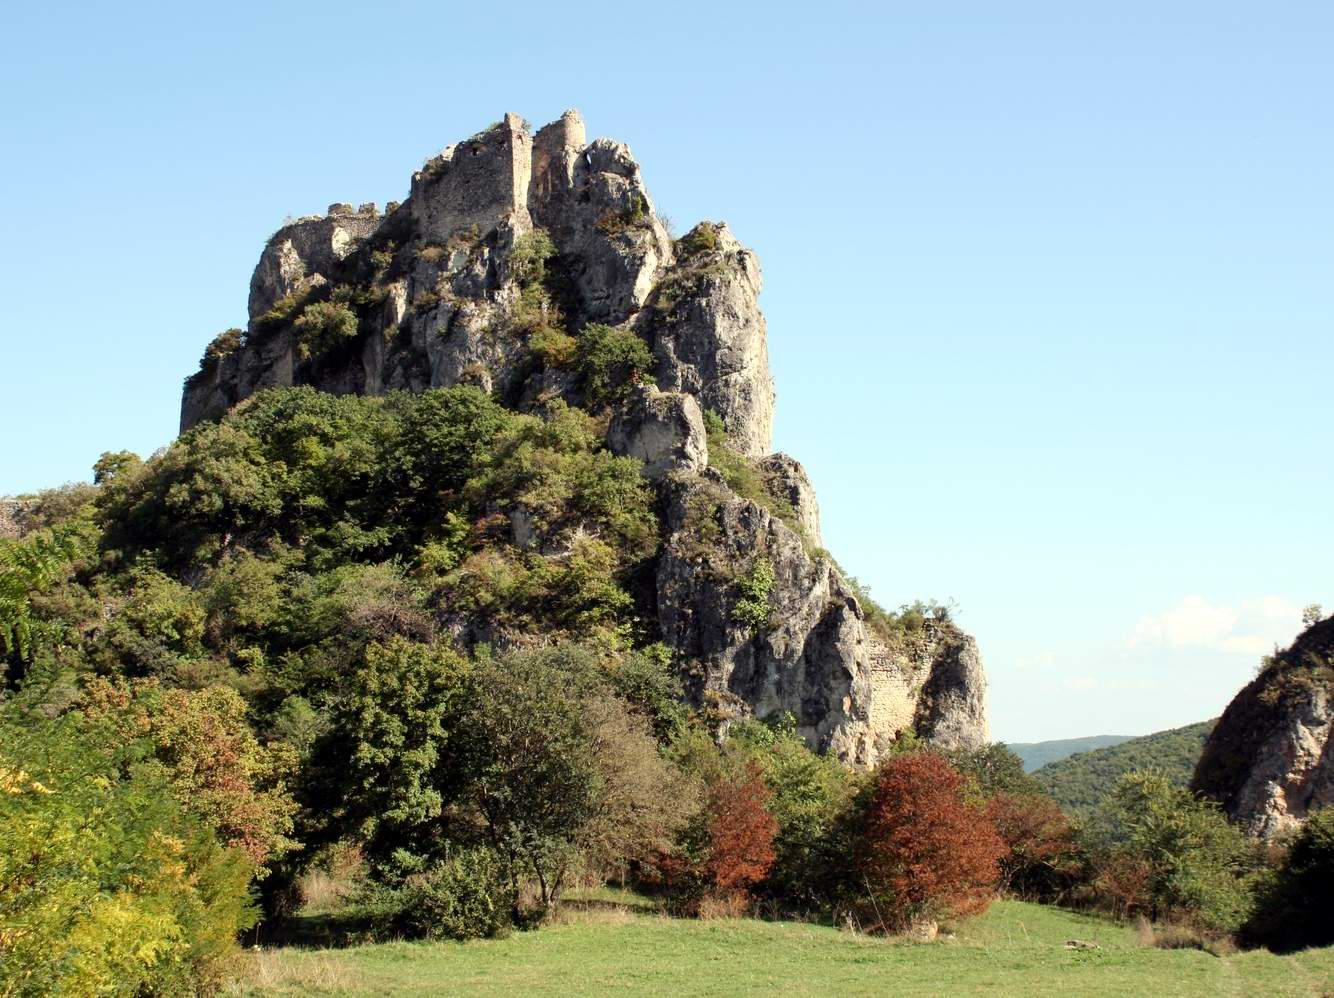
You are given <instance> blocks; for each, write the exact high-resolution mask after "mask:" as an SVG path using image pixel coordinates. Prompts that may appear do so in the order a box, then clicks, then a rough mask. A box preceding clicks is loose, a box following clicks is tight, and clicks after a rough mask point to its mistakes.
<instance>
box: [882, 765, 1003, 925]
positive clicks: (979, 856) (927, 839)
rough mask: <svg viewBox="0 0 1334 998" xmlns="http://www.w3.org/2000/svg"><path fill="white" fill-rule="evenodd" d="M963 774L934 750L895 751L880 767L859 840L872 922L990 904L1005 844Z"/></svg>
mask: <svg viewBox="0 0 1334 998" xmlns="http://www.w3.org/2000/svg"><path fill="white" fill-rule="evenodd" d="M963 789H964V786H963V778H962V777H961V776H960V775H959V773H958V772H957V771H956V770H955V769H954V768H953V767H952V766H951V765H950V764H949V763H948V762H946V761H945V760H944V759H943V758H942V757H941V756H939V755H937V754H935V753H934V752H913V753H909V754H906V755H900V756H894V757H893V758H891V759H889V760H888V761H886V762H885V763H884V764H883V765H881V767H880V771H879V772H878V773H877V774H876V777H875V785H874V790H873V793H872V797H871V801H870V805H869V808H868V810H867V814H866V820H865V824H864V825H863V827H862V830H861V834H860V837H859V841H858V842H857V846H856V863H857V872H858V874H859V876H860V879H861V881H862V883H861V884H860V885H858V886H859V887H860V888H861V889H863V890H864V891H865V897H866V901H867V903H866V904H865V905H864V906H862V916H863V922H864V924H866V925H867V927H869V928H872V929H875V930H878V931H882V932H894V931H899V930H902V929H904V928H907V927H908V926H910V925H912V924H913V923H914V922H918V921H921V920H925V919H932V918H941V917H948V916H961V915H971V914H978V913H980V912H982V911H984V910H985V909H986V907H987V905H989V904H990V903H991V899H992V897H993V896H994V893H995V889H996V884H997V881H998V880H999V878H1000V868H999V865H998V864H999V861H1000V859H1001V857H1002V856H1004V855H1005V851H1006V850H1005V843H1004V842H1002V841H1001V838H1000V835H998V834H997V832H996V826H995V825H994V824H993V823H992V822H991V820H990V818H988V817H987V814H986V811H985V809H984V808H982V807H979V806H976V805H972V804H969V803H968V802H967V801H966V800H965V798H964V794H963Z"/></svg>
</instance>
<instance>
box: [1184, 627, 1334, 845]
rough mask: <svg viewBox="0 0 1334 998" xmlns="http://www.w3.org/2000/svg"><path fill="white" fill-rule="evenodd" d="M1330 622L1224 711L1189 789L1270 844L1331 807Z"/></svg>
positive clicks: (1310, 631)
mask: <svg viewBox="0 0 1334 998" xmlns="http://www.w3.org/2000/svg"><path fill="white" fill-rule="evenodd" d="M1331 735H1334V617H1331V618H1328V619H1325V620H1320V621H1316V622H1315V623H1313V624H1312V625H1311V626H1310V627H1308V628H1307V629H1306V630H1305V631H1304V632H1303V633H1302V634H1300V635H1298V637H1297V639H1296V640H1295V641H1293V643H1292V645H1291V646H1289V647H1288V648H1286V649H1284V650H1283V651H1281V652H1279V653H1277V654H1276V655H1274V656H1272V657H1271V658H1269V659H1266V661H1265V663H1264V666H1263V668H1262V669H1261V671H1260V673H1259V675H1257V676H1256V677H1255V679H1253V680H1252V681H1251V682H1250V683H1248V684H1247V685H1246V686H1245V687H1244V688H1243V689H1242V690H1241V692H1240V693H1238V694H1237V695H1236V697H1234V698H1233V700H1232V702H1231V703H1230V704H1228V706H1227V709H1226V710H1225V711H1224V712H1223V716H1222V718H1220V719H1219V721H1218V726H1217V727H1216V728H1214V731H1213V734H1212V735H1211V736H1210V737H1209V740H1208V741H1207V742H1206V743H1205V746H1204V753H1203V754H1202V755H1201V756H1200V761H1199V765H1198V766H1197V767H1196V769H1195V776H1194V779H1193V780H1192V783H1191V786H1192V788H1193V789H1194V790H1196V791H1197V792H1199V793H1201V794H1204V795H1205V796H1207V797H1210V798H1212V799H1214V800H1216V801H1218V802H1219V803H1220V804H1221V805H1222V806H1223V809H1224V810H1225V811H1227V814H1228V816H1229V817H1230V818H1232V819H1233V820H1234V821H1237V822H1240V823H1241V824H1242V825H1244V826H1245V827H1246V828H1247V830H1248V831H1250V832H1251V833H1252V834H1253V835H1258V836H1262V837H1264V838H1272V837H1274V836H1276V835H1279V834H1282V833H1284V832H1287V831H1290V830H1292V829H1293V828H1295V827H1297V826H1298V825H1299V824H1300V823H1301V822H1302V820H1303V819H1304V818H1305V817H1306V815H1307V814H1308V812H1310V811H1311V810H1313V809H1315V808H1317V807H1328V806H1330V805H1334V737H1331Z"/></svg>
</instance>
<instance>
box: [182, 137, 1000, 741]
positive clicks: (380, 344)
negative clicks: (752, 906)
mask: <svg viewBox="0 0 1334 998" xmlns="http://www.w3.org/2000/svg"><path fill="white" fill-rule="evenodd" d="M760 288H761V275H760V266H759V261H758V260H757V259H756V257H755V254H754V253H752V252H751V251H749V250H748V249H746V248H745V247H743V246H742V245H741V244H740V243H739V242H738V241H737V240H736V238H735V237H734V236H733V235H732V234H731V232H730V231H729V230H728V228H727V226H726V225H722V224H715V223H711V222H703V223H700V224H699V225H697V226H696V227H695V228H693V229H692V230H691V231H689V232H688V233H686V234H685V235H684V236H683V237H681V238H680V239H673V238H672V236H671V235H670V234H669V232H668V231H667V229H666V227H665V226H664V224H663V223H662V221H661V219H660V218H659V217H658V215H657V214H656V212H655V210H654V205H653V201H652V199H651V198H650V196H649V193H648V190H647V189H646V187H645V185H644V181H643V177H642V175H641V172H640V168H639V166H638V164H637V163H636V162H635V160H634V158H633V156H632V155H631V153H630V150H629V149H628V148H627V147H626V146H625V145H623V144H620V143H617V142H613V141H610V140H607V139H596V140H594V141H592V142H589V141H587V139H586V137H585V132H584V124H583V121H582V120H581V119H580V117H579V115H578V114H577V113H576V112H573V111H569V112H566V113H565V114H564V115H563V116H562V117H561V119H560V120H559V121H556V122H553V123H552V124H549V125H547V126H545V127H543V128H541V129H539V130H537V132H536V133H535V134H534V133H532V132H531V131H530V129H529V126H528V125H527V124H526V123H525V122H524V121H522V120H521V119H520V118H519V117H517V116H516V115H513V114H507V115H506V116H505V117H504V118H503V119H502V120H501V121H499V122H497V123H496V124H495V125H493V126H491V127H490V128H488V129H487V130H485V131H483V132H481V133H479V134H478V135H476V136H474V137H472V138H471V139H468V140H467V141H464V142H461V143H459V144H457V145H453V146H450V147H448V148H447V149H445V150H444V151H443V152H442V153H441V154H440V155H438V156H436V157H434V158H433V159H431V160H430V161H429V162H427V163H426V165H425V166H424V167H423V168H422V169H421V170H419V171H418V172H417V173H415V174H414V175H413V178H412V186H411V193H410V195H409V197H408V198H407V200H406V201H404V202H403V203H401V204H396V203H391V204H389V205H388V206H387V207H386V209H385V211H384V212H383V213H381V212H379V211H378V210H377V209H376V207H375V206H374V205H370V204H364V205H362V206H361V207H360V208H355V209H354V208H353V207H352V206H351V205H347V204H336V205H332V206H331V207H330V209H329V212H328V214H327V215H325V216H316V217H309V218H302V219H298V220H297V221H295V222H292V223H290V224H287V225H284V226H283V227H282V228H281V229H279V230H278V232H276V233H275V234H274V235H273V236H272V238H270V240H269V242H268V244H267V245H266V247H265V249H264V251H263V253H262V255H261V257H260V260H259V263H258V265H257V266H256V268H255V272H254V276H253V278H252V280H251V284H250V293H249V322H248V324H247V326H246V328H245V329H244V330H239V329H233V330H228V331H227V332H225V333H223V334H222V335H220V336H219V337H218V338H217V339H215V340H214V341H213V343H211V344H210V345H209V347H208V349H207V351H206V352H205V355H204V358H203V360H202V362H201V366H200V370H199V371H198V372H197V373H196V374H194V375H193V376H191V377H190V378H189V379H188V380H187V381H186V385H185V392H184V397H183V399H182V405H181V428H182V431H188V430H190V429H191V427H194V426H196V425H198V424H200V423H201V422H207V421H214V420H218V419H220V418H222V417H223V416H224V414H226V413H228V411H229V410H231V409H233V407H236V406H237V404H238V403H240V402H242V401H243V400H245V399H246V398H247V397H249V396H251V395H253V394H255V393H256V392H259V391H260V390H261V389H266V388H273V387H287V386H300V385H306V386H312V387H314V388H317V389H319V390H321V391H324V392H329V393H334V394H338V395H366V396H379V395H384V394H386V393H392V392H394V391H397V390H404V391H408V392H421V391H425V390H427V389H432V388H451V387H454V386H461V385H473V386H477V387H478V388H480V389H483V390H484V391H485V392H487V393H489V395H490V396H491V397H492V398H493V399H495V400H498V401H499V402H501V403H502V404H503V405H504V406H506V407H508V408H509V409H511V410H517V411H520V412H531V413H536V414H539V415H544V414H546V413H548V412H550V411H552V406H553V405H554V404H558V403H559V404H567V405H569V406H574V407H580V408H582V409H584V410H586V411H587V412H589V413H591V414H592V415H593V416H594V417H596V418H597V419H599V420H602V421H603V422H602V423H601V424H600V425H602V426H604V427H605V442H606V446H607V447H609V448H610V450H611V451H612V452H613V453H614V454H616V455H620V456H624V457H627V458H631V459H634V460H635V461H638V462H641V463H642V464H641V467H642V473H643V475H644V476H645V477H646V478H647V479H648V480H649V481H650V482H651V483H652V489H653V492H654V494H655V496H656V508H655V516H656V518H657V522H658V528H659V537H660V543H659V545H658V548H657V550H656V551H655V553H654V555H653V557H652V560H651V563H650V564H649V566H648V569H647V571H646V572H643V573H641V574H640V575H639V576H638V577H637V578H638V583H637V584H636V585H635V586H633V587H632V588H633V589H634V599H635V601H636V603H637V605H638V607H639V608H640V610H641V613H642V616H643V617H645V618H647V627H648V631H649V632H650V634H649V636H651V637H653V638H656V639H658V640H660V641H661V642H663V643H664V644H665V645H666V646H667V647H668V648H669V649H670V650H671V652H672V653H673V655H674V658H675V661H676V662H677V664H678V667H679V669H680V671H681V673H682V675H683V676H684V677H685V678H686V680H687V686H688V689H689V692H690V694H691V696H692V697H693V698H694V700H695V701H696V702H698V703H704V704H709V705H711V707H712V708H713V709H715V710H716V711H718V712H719V713H720V714H722V715H723V716H724V717H731V716H744V715H747V714H755V715H758V716H761V717H763V716H767V715H770V714H773V713H776V712H784V711H786V712H791V713H792V714H793V715H794V716H795V717H796V719H797V722H798V726H799V731H800V732H801V733H802V735H803V736H804V737H805V738H806V739H807V740H808V741H809V742H810V743H811V744H813V745H815V746H817V747H819V748H821V749H826V750H828V751H831V752H833V753H835V754H837V755H838V756H839V757H840V758H842V759H844V760H846V761H848V762H850V763H854V764H858V765H868V764H871V763H873V762H874V761H875V760H876V758H877V757H878V756H879V755H880V754H881V753H882V752H883V751H884V748H885V747H886V745H888V744H889V743H890V742H891V741H892V740H893V739H894V738H895V737H897V736H898V735H899V734H900V733H902V732H904V731H906V730H912V731H914V732H916V733H917V734H919V735H921V736H924V737H926V738H929V739H932V740H934V741H936V742H938V743H941V744H944V745H950V746H958V745H967V746H971V745H977V744H980V743H982V742H984V741H985V740H986V738H987V723H986V713H985V679H984V675H983V669H982V664H981V660H980V657H979V654H978V650H977V645H976V643H975V641H974V640H973V638H971V637H970V636H968V635H966V634H964V633H962V632H961V631H960V630H959V629H958V628H957V627H956V626H955V625H953V624H952V623H951V622H949V621H948V619H946V618H945V617H943V616H938V615H924V614H922V613H921V612H919V611H910V612H909V613H907V614H902V615H892V614H886V613H885V612H884V611H881V610H879V609H878V608H875V607H874V606H873V605H871V604H869V603H868V602H866V601H865V600H863V599H860V598H859V594H858V592H857V590H856V588H855V584H854V583H852V582H851V581H850V580H849V579H847V578H846V577H845V576H844V575H843V574H842V573H841V572H840V571H839V570H838V568H837V566H836V565H835V563H834V562H833V560H832V558H830V557H829V555H828V554H827V553H826V552H825V551H824V550H823V549H822V547H821V543H822V542H821V538H820V526H819V512H818V506H817V503H816V499H815V494H814V490H813V489H812V487H811V484H810V481H809V479H808V478H807V476H806V473H805V471H804V469H803V468H802V466H801V465H800V464H799V463H798V462H797V461H795V460H793V459H792V458H790V457H788V456H786V455H783V454H771V453H770V448H771V424H772V417H773V404H774V390H773V382H772V379H771V377H770V373H769V364H768V355H767V346H766V338H765V324H764V318H763V316H762V314H761V312H760V309H759V305H758V300H757V299H758V295H759V293H760ZM544 418H545V416H544ZM493 505H494V506H495V509H494V510H493V511H492V512H493V513H495V514H497V515H503V517H504V518H505V519H506V521H507V524H508V526H507V533H506V536H505V537H504V538H503V539H502V540H501V543H503V544H504V545H506V546H508V547H509V548H510V549H518V550H520V551H522V552H524V553H525V556H527V557H530V558H542V559H551V560H560V559H563V558H566V557H568V555H569V553H570V551H571V546H570V545H571V543H572V541H571V537H576V536H579V535H580V531H583V532H584V533H585V534H586V533H587V532H588V530H589V529H591V528H588V527H587V525H583V526H576V527H575V528H573V532H571V529H570V528H569V525H568V523H567V524H566V525H565V527H564V528H563V532H561V533H556V532H553V530H552V529H550V528H549V524H550V522H551V517H549V516H544V515H539V511H537V510H534V509H530V508H525V506H524V505H523V503H522V502H517V503H507V504H504V505H503V506H502V504H501V503H499V502H493ZM437 613H438V614H439V615H440V617H441V619H442V620H449V621H451V623H450V627H451V629H452V631H453V633H455V634H456V636H457V640H458V641H459V642H460V643H461V644H464V645H468V644H473V643H476V642H480V641H485V642H487V643H500V644H502V645H503V644H505V643H523V642H524V641H533V640H540V638H541V636H540V635H533V634H525V633H522V631H521V630H520V629H515V628H509V629H507V628H506V627H505V626H504V625H503V624H497V623H495V622H494V621H492V622H489V623H488V624H487V626H486V627H480V626H475V624H476V622H475V621H468V620H464V621H460V620H459V619H458V614H457V613H454V612H452V611H451V608H450V607H449V606H448V605H441V606H439V607H437Z"/></svg>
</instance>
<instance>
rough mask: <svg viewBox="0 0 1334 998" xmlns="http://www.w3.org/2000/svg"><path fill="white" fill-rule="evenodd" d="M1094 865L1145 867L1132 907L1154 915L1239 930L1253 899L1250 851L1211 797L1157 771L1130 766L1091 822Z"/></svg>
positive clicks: (1220, 930) (1210, 927)
mask: <svg viewBox="0 0 1334 998" xmlns="http://www.w3.org/2000/svg"><path fill="white" fill-rule="evenodd" d="M1088 838H1089V844H1090V846H1091V847H1092V849H1093V850H1094V853H1095V867H1097V866H1099V865H1106V866H1110V867H1111V868H1114V869H1123V868H1125V866H1126V861H1127V860H1129V861H1131V862H1133V863H1134V864H1137V865H1138V866H1139V867H1140V868H1142V869H1143V870H1144V871H1145V874H1146V876H1145V881H1144V887H1143V894H1142V897H1140V898H1138V899H1132V903H1131V904H1130V905H1129V907H1130V908H1131V909H1132V910H1134V909H1138V910H1140V911H1142V912H1143V913H1144V914H1146V915H1148V916H1149V917H1150V918H1152V919H1155V920H1157V919H1180V920H1186V921H1190V922H1193V923H1197V924H1198V925H1200V926H1201V927H1202V928H1205V929H1208V930H1212V931H1219V932H1232V931H1235V930H1236V929H1237V928H1238V927H1239V926H1240V925H1241V924H1242V923H1243V922H1245V920H1246V918H1247V916H1248V914H1249V912H1250V909H1251V906H1252V903H1253V897H1252V889H1253V883H1252V878H1251V876H1250V874H1251V870H1250V865H1249V857H1250V851H1249V849H1248V844H1247V842H1246V838H1245V836H1244V835H1243V834H1242V833H1241V831H1240V830H1239V829H1237V828H1234V827H1233V826H1232V825H1229V824H1228V822H1227V819H1226V818H1225V817H1224V815H1223V813H1222V811H1220V810H1219V808H1218V806H1217V805H1216V804H1214V803H1213V802H1211V801H1204V800H1199V799H1196V798H1195V797H1194V796H1192V795H1191V793H1190V791H1188V790H1185V789H1183V788H1181V787H1179V786H1176V785H1175V784H1174V783H1173V782H1172V780H1171V778H1170V777H1168V776H1167V775H1165V774H1163V773H1161V772H1157V771H1154V770H1148V771H1136V772H1132V773H1128V774H1126V775H1125V776H1123V777H1122V778H1121V780H1120V781H1119V782H1118V783H1117V785H1116V789H1115V791H1114V792H1113V793H1112V796H1111V798H1110V799H1109V800H1108V801H1107V802H1106V803H1105V804H1104V805H1103V806H1102V808H1101V809H1100V811H1099V813H1098V815H1097V816H1096V817H1095V819H1094V821H1093V822H1092V823H1091V824H1090V827H1089V829H1088Z"/></svg>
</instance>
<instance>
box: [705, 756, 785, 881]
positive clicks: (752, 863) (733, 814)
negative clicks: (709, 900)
mask: <svg viewBox="0 0 1334 998" xmlns="http://www.w3.org/2000/svg"><path fill="white" fill-rule="evenodd" d="M772 796H773V794H772V792H771V791H770V790H769V787H768V784H766V783H765V782H764V774H763V773H762V772H761V771H760V767H759V766H758V765H757V764H756V763H754V762H747V763H746V764H745V766H744V767H742V769H741V771H740V772H739V773H737V774H735V775H734V776H730V777H724V778H723V779H721V780H719V781H718V782H716V783H714V784H713V786H711V787H710V788H709V795H708V805H707V807H708V812H707V813H708V831H709V858H708V860H707V861H706V862H705V871H706V872H707V875H708V878H709V881H710V883H711V885H712V886H713V887H714V888H715V889H716V891H717V892H718V893H719V894H722V895H728V894H735V893H741V892H747V891H749V890H750V888H752V887H753V886H755V885H756V884H758V883H759V882H760V881H761V880H763V879H764V878H765V876H766V875H767V874H768V872H769V868H770V867H771V866H772V865H773V861H774V836H775V835H776V834H777V833H778V822H777V820H776V819H775V818H774V816H773V815H772V814H771V813H769V808H768V805H769V801H770V799H771V798H772Z"/></svg>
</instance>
